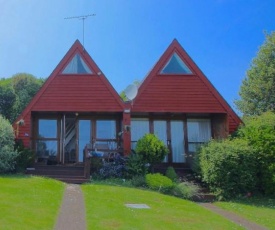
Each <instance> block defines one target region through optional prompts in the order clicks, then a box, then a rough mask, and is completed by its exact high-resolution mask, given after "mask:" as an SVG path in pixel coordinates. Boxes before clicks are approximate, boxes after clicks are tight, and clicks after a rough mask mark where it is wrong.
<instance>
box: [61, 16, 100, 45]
mask: <svg viewBox="0 0 275 230" xmlns="http://www.w3.org/2000/svg"><path fill="white" fill-rule="evenodd" d="M95 15H96V14H87V15H82V16H74V17H66V18H64V19H79V20H82V23H83V50H84V22H85V20H86V19H87V18H88V17H91V16H95Z"/></svg>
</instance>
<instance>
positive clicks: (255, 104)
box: [235, 32, 275, 116]
mask: <svg viewBox="0 0 275 230" xmlns="http://www.w3.org/2000/svg"><path fill="white" fill-rule="evenodd" d="M239 95H240V97H241V98H240V100H237V101H235V104H236V105H237V108H238V109H239V110H240V111H241V112H242V113H243V114H244V115H248V116H249V115H259V114H261V113H262V112H266V111H269V110H270V111H273V112H274V111H275V32H272V33H270V34H266V40H265V42H264V43H263V45H262V46H261V47H260V49H259V51H258V54H257V56H256V57H255V58H254V59H253V61H252V64H251V67H250V69H249V70H248V71H247V73H246V77H245V79H244V80H243V82H242V86H241V89H240V92H239Z"/></svg>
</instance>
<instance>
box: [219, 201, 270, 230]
mask: <svg viewBox="0 0 275 230" xmlns="http://www.w3.org/2000/svg"><path fill="white" fill-rule="evenodd" d="M215 205H217V206H219V207H220V208H223V209H225V210H228V211H231V212H234V213H236V214H237V215H240V216H242V217H244V218H246V219H247V220H250V221H252V222H255V223H257V224H260V225H262V226H265V227H267V228H268V229H275V199H269V198H263V197H260V198H259V197H252V198H243V199H239V200H234V201H230V202H216V203H215Z"/></svg>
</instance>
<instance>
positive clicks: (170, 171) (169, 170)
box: [165, 166, 178, 182]
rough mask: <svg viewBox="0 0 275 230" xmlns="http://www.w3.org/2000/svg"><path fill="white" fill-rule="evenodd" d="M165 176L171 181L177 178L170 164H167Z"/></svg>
mask: <svg viewBox="0 0 275 230" xmlns="http://www.w3.org/2000/svg"><path fill="white" fill-rule="evenodd" d="M165 176H167V177H168V178H170V179H171V180H172V181H174V182H176V181H177V180H178V175H177V173H176V171H175V169H174V168H173V167H172V166H169V167H168V168H167V170H166V172H165Z"/></svg>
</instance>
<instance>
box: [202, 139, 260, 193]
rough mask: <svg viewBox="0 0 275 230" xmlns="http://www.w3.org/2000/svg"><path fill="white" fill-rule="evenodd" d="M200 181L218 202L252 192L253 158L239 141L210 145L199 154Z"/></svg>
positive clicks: (252, 152)
mask: <svg viewBox="0 0 275 230" xmlns="http://www.w3.org/2000/svg"><path fill="white" fill-rule="evenodd" d="M199 155H200V156H199V161H200V167H201V173H202V180H203V181H204V182H206V183H207V184H208V185H209V187H210V189H211V190H212V191H213V192H215V193H217V195H219V196H220V198H222V197H224V198H229V197H234V196H237V195H239V194H246V193H247V192H251V191H254V189H255V185H256V181H257V179H256V164H257V159H256V154H255V153H254V150H253V148H252V147H251V146H249V145H248V143H247V141H245V140H241V139H233V140H223V141H215V140H212V141H210V142H209V143H208V144H207V145H205V146H203V147H202V148H201V150H200V152H199Z"/></svg>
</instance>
